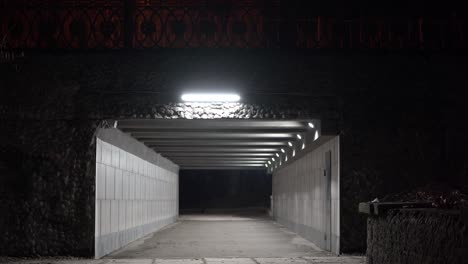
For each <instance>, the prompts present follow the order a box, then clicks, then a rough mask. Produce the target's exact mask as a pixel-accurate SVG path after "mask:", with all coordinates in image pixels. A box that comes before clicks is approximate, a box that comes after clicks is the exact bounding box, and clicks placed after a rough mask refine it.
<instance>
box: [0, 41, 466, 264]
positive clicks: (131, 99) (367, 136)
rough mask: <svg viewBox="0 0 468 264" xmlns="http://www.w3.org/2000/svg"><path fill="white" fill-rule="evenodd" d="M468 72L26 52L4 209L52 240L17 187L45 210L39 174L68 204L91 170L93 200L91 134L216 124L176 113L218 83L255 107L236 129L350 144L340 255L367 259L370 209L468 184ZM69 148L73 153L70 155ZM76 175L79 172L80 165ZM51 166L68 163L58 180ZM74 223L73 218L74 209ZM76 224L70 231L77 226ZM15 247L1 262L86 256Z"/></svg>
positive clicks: (341, 61)
mask: <svg viewBox="0 0 468 264" xmlns="http://www.w3.org/2000/svg"><path fill="white" fill-rule="evenodd" d="M466 61H467V60H466V56H451V55H431V54H425V55H424V54H423V55H421V54H412V55H408V54H392V56H389V55H387V54H373V55H369V54H331V53H320V54H318V53H294V52H281V53H279V52H274V51H273V52H272V51H264V52H261V51H252V52H249V51H243V52H234V51H224V50H215V51H210V52H201V51H158V52H151V51H145V52H102V53H99V52H96V53H86V54H84V53H70V54H58V53H56V54H46V53H43V54H27V58H26V60H25V62H24V63H22V64H21V65H20V67H19V70H17V69H14V68H12V67H9V66H8V65H1V66H0V69H1V71H0V74H1V78H0V87H1V89H0V123H1V124H2V128H1V129H0V133H1V137H0V139H1V141H0V149H2V150H3V153H5V154H2V159H0V165H1V166H0V171H1V172H0V173H2V174H3V175H7V174H10V175H22V176H21V177H23V178H20V179H22V180H21V181H18V182H16V179H18V178H19V176H7V177H2V181H5V182H8V183H7V184H6V185H3V186H4V187H3V188H4V190H5V191H2V200H1V201H0V202H1V203H3V204H4V207H3V209H4V211H7V212H12V213H11V214H8V217H4V216H3V215H2V217H1V220H0V221H9V223H12V224H11V225H13V227H12V226H9V227H5V228H4V229H5V230H6V229H8V230H17V231H11V232H10V233H12V234H14V233H17V234H26V233H28V235H29V236H33V234H34V236H37V237H41V235H39V234H43V233H40V232H39V231H38V230H41V228H45V227H41V228H30V229H29V230H28V232H23V231H21V228H22V227H23V226H27V224H25V223H27V221H29V220H27V218H25V217H22V216H23V215H24V214H22V213H21V212H19V213H14V212H15V210H19V209H17V208H14V206H13V205H15V206H16V207H18V208H28V207H27V206H29V204H30V201H31V200H30V199H32V198H24V199H23V198H13V197H16V193H21V192H16V191H15V192H14V191H13V189H12V188H11V187H12V186H15V184H16V186H20V187H18V189H19V190H21V189H23V188H24V190H27V189H26V188H25V187H22V186H31V190H32V191H33V193H34V192H36V193H38V194H37V197H39V198H40V197H41V196H42V195H46V193H45V191H42V192H39V191H38V189H37V188H38V186H40V184H38V182H39V179H41V178H43V177H45V176H40V175H47V177H48V178H47V181H46V183H45V184H46V186H47V189H49V188H52V189H54V188H55V189H54V191H53V192H52V193H60V192H61V191H60V190H57V188H56V187H57V186H58V184H55V185H54V184H53V182H57V183H58V182H61V181H62V180H63V179H62V177H61V175H62V174H58V173H57V172H58V171H61V173H70V171H71V170H76V171H78V170H81V172H76V173H74V174H73V175H72V176H71V178H70V179H71V180H69V181H71V182H77V184H78V187H76V188H77V189H79V190H78V192H83V193H88V194H89V193H91V192H92V191H91V189H92V187H90V186H93V184H92V183H91V182H88V183H87V182H86V181H81V179H82V177H83V175H87V174H86V171H88V169H89V168H87V167H86V166H84V165H83V164H82V163H81V162H88V161H89V160H90V159H92V157H91V156H87V154H86V153H87V151H88V150H85V147H84V146H85V145H86V146H88V147H87V148H89V149H91V148H92V147H91V144H92V143H91V142H92V138H93V137H92V134H93V132H94V130H95V128H96V127H97V124H99V123H100V121H101V120H104V119H114V118H187V117H189V116H187V115H186V114H185V113H186V112H185V111H186V110H187V108H188V109H192V111H191V115H192V116H191V117H192V118H199V117H200V118H204V114H206V117H207V118H217V117H218V116H217V115H216V111H213V112H212V113H213V114H209V113H205V110H206V109H204V110H203V111H199V110H197V108H196V107H193V108H192V106H187V105H184V104H178V103H170V102H177V101H178V95H179V94H180V92H181V91H182V90H183V89H184V88H187V87H189V88H190V87H197V85H198V87H204V86H203V85H204V83H203V82H204V81H200V80H208V81H207V83H208V86H210V85H211V87H222V86H223V85H225V84H227V85H228V86H230V87H231V88H233V89H236V90H238V91H239V92H240V93H241V94H242V95H243V97H244V100H243V102H242V104H240V107H239V109H237V110H236V111H234V112H233V113H232V114H233V115H232V116H228V118H265V119H275V118H286V119H289V118H320V119H321V120H322V132H323V134H328V135H332V134H340V143H341V144H340V146H341V150H340V153H341V161H340V164H341V167H342V168H341V179H340V180H341V185H340V186H341V190H340V191H341V249H342V251H343V252H353V251H359V252H363V251H364V249H365V246H366V245H365V241H366V240H365V237H366V228H365V226H366V221H365V218H364V217H361V216H359V214H358V213H357V205H358V203H359V202H362V201H367V200H371V199H373V198H375V197H381V196H384V195H386V194H388V193H394V192H395V191H398V190H401V189H411V188H412V187H413V186H421V185H424V183H425V182H429V181H433V180H441V181H446V182H450V183H452V184H468V182H467V179H468V175H467V172H468V170H467V169H466V168H467V165H466V164H467V161H468V155H467V154H466V149H467V148H466V147H464V146H466V145H467V142H466V137H465V136H464V135H466V133H465V131H467V123H466V122H461V121H460V117H459V113H460V112H462V111H461V110H462V109H464V105H465V103H464V100H463V96H460V95H461V94H462V93H461V92H460V91H461V90H462V88H464V87H467V86H468V81H467V78H468V77H467V75H466V74H465V73H464V70H463V69H466ZM212 110H217V109H212ZM189 112H190V111H189ZM221 117H223V116H221ZM71 135H73V136H71ZM61 142H68V143H67V144H62V143H61ZM35 144H40V147H34V146H35ZM75 144H76V146H81V147H82V148H78V147H76V146H75ZM81 144H85V145H81ZM64 146H70V147H69V148H68V150H64V149H61V147H64ZM31 147H32V148H33V149H34V150H35V151H30V148H31ZM54 148H55V149H54ZM56 151H58V152H57V153H63V151H68V152H66V153H65V154H64V155H57V154H55V153H56ZM61 151H62V152H61ZM67 153H74V154H73V155H76V156H73V155H71V154H67ZM46 154H47V155H46ZM31 155H34V156H31ZM42 156H47V157H48V158H47V159H42V158H39V157H42ZM28 162H30V163H31V164H32V165H28V164H29V163H28ZM75 163H78V164H81V165H80V166H81V167H76V166H72V164H75ZM47 164H58V165H57V166H56V167H54V168H52V167H51V168H50V169H46V168H48V166H49V165H47ZM61 164H64V165H63V166H61ZM28 166H29V167H28ZM5 167H6V169H5ZM28 168H31V169H28ZM446 169H447V170H446ZM92 177H94V174H93V176H92ZM15 182H16V183H15ZM49 182H51V183H49ZM74 188H75V187H74ZM25 193H28V192H25ZM66 193H67V195H71V194H69V193H70V192H68V191H67V192H66ZM85 196H86V197H88V196H87V195H84V194H83V197H85ZM39 198H38V199H39ZM88 198H89V199H90V200H93V197H91V196H90V195H89V197H88ZM88 198H87V199H88ZM87 199H84V198H82V197H81V198H78V197H76V196H63V199H60V201H61V202H63V203H64V204H66V203H71V204H73V206H75V208H88V206H93V203H91V204H89V205H88V200H87ZM48 201H50V202H44V203H43V204H40V203H38V204H34V206H35V207H37V208H47V207H50V206H51V205H50V204H52V203H53V202H52V201H51V200H48ZM37 205H39V206H37ZM38 210H39V211H40V210H41V209H38ZM24 211H26V209H24ZM62 214H63V215H68V213H67V211H66V210H65V211H64V212H62ZM34 216H35V215H34ZM34 216H32V218H34V219H33V220H30V221H33V222H34V221H36V222H37V223H38V224H37V226H39V225H40V224H41V221H42V220H44V221H42V226H46V225H45V224H44V223H49V224H48V225H49V227H50V229H51V230H52V231H50V232H49V231H47V233H45V235H44V236H45V237H48V236H49V234H51V235H50V237H53V236H54V235H53V234H55V233H57V232H60V230H63V229H67V230H68V231H67V232H69V233H70V234H71V233H73V232H77V233H76V236H80V237H82V236H84V235H83V234H88V233H87V232H81V231H82V230H81V229H80V228H78V229H76V230H75V229H74V227H73V228H72V226H69V225H68V226H64V227H61V225H62V224H61V223H60V222H59V223H57V222H54V221H48V220H45V219H46V218H40V217H34ZM72 218H73V217H69V218H67V219H69V220H70V221H72V222H73V221H75V220H72ZM4 219H7V220H4ZM36 219H37V220H36ZM40 219H42V220H40ZM67 221H68V220H67ZM79 221H80V223H85V222H87V221H89V222H91V223H92V222H94V220H93V219H91V218H88V219H81V220H79ZM2 226H5V225H2ZM80 226H83V225H80ZM90 228H91V227H90ZM21 232H22V233H21ZM89 234H91V232H90V233H89ZM23 236H24V235H23ZM7 237H8V236H5V237H2V238H0V241H1V242H0V244H3V245H6V244H9V245H11V246H9V247H2V249H5V250H4V251H3V252H0V253H2V254H22V255H25V254H36V253H37V254H42V255H50V254H73V255H81V253H79V252H78V250H76V251H75V250H74V247H72V246H71V245H70V246H69V244H67V243H69V242H64V241H63V240H58V241H60V242H58V243H57V245H58V244H59V243H62V246H61V247H60V250H62V251H60V252H56V251H57V250H58V249H59V248H58V247H57V250H54V251H48V250H44V249H42V247H43V246H41V248H40V249H34V250H32V249H28V248H34V247H26V246H24V244H22V241H24V240H22V239H20V240H17V241H20V242H21V243H17V242H13V240H12V239H6V238H7ZM93 239H94V238H93V236H91V235H90V236H89V237H88V238H87V239H85V238H83V239H82V241H84V240H87V241H88V240H89V241H88V242H86V243H90V244H91V243H92V241H93ZM46 240H47V239H44V241H46ZM5 241H8V242H5ZM49 241H52V240H51V239H49ZM44 243H45V242H44ZM70 243H71V242H70ZM73 243H75V242H73ZM80 243H81V242H80ZM83 244H85V242H83ZM15 245H16V246H15ZM64 245H65V246H64ZM23 246H24V247H23ZM75 248H76V247H75ZM89 248H92V246H90V247H89ZM89 248H88V249H87V250H88V251H89ZM84 251H86V250H84ZM15 252H16V253H15ZM87 253H89V252H87ZM87 253H86V254H87ZM83 254H84V253H83ZM91 255H92V254H91Z"/></svg>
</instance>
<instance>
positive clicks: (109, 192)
mask: <svg viewBox="0 0 468 264" xmlns="http://www.w3.org/2000/svg"><path fill="white" fill-rule="evenodd" d="M129 142H131V139H130V141H129ZM135 142H136V141H135ZM127 143H128V142H127ZM135 144H139V143H138V142H136V143H135ZM117 145H118V144H115V143H114V144H110V143H108V142H106V141H104V139H101V138H99V136H98V138H97V144H96V152H97V153H96V217H95V221H96V225H95V256H96V258H100V257H102V256H104V255H107V254H109V253H110V252H112V251H115V250H117V249H119V248H121V247H123V246H125V245H126V244H128V243H130V242H132V241H134V240H136V239H138V238H140V237H143V236H145V235H147V234H149V233H151V232H154V231H157V230H158V229H160V228H162V227H164V226H165V225H167V224H170V223H172V222H174V221H175V220H176V219H177V216H178V208H177V205H178V203H177V200H178V177H179V175H178V169H177V170H173V171H169V170H167V169H165V168H163V167H161V165H160V164H161V163H157V162H154V163H152V162H149V161H147V160H145V159H143V158H142V157H139V156H137V155H134V154H132V153H130V152H127V151H126V150H124V149H123V148H120V147H119V146H117ZM139 147H145V146H139ZM152 155H154V156H157V155H158V154H156V153H154V154H152ZM157 158H158V159H164V158H162V157H160V156H158V157H157ZM166 164H170V162H169V161H167V163H166ZM173 166H176V165H173ZM161 175H165V179H166V181H167V182H163V181H161V180H159V178H160V177H161ZM163 185H167V186H163ZM165 200H167V201H169V203H166V204H165V205H163V203H164V202H165ZM169 207H171V208H169Z"/></svg>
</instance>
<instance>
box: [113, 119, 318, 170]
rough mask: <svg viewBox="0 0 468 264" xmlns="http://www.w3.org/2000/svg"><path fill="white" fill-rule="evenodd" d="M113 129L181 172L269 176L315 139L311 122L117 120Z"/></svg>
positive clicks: (314, 120)
mask: <svg viewBox="0 0 468 264" xmlns="http://www.w3.org/2000/svg"><path fill="white" fill-rule="evenodd" d="M312 126H313V127H312ZM116 127H117V128H118V129H120V130H122V131H123V132H125V133H127V134H129V135H130V136H132V137H134V138H136V139H138V140H139V141H141V142H143V143H144V144H145V145H147V146H148V147H150V148H152V149H153V150H154V151H156V152H157V153H159V154H161V155H162V156H164V157H167V158H169V159H170V160H172V161H173V162H174V163H176V164H178V165H179V166H180V167H181V169H262V170H270V171H271V170H273V169H276V168H278V167H279V166H281V165H282V164H283V163H284V162H286V161H287V160H288V158H289V159H291V158H292V157H293V156H295V153H296V152H298V151H300V150H301V149H304V146H305V145H306V144H307V143H308V142H312V141H314V140H315V139H317V136H318V135H319V134H320V131H319V130H320V121H319V120H316V119H313V120H292V121H291V120H288V121H285V120H281V121H280V120H235V119H234V120H233V119H216V120H188V119H152V120H149V119H148V120H147V119H131V120H128V119H127V120H118V121H117V122H116ZM298 135H299V136H298ZM293 152H294V153H293ZM265 165H267V166H268V167H267V166H265Z"/></svg>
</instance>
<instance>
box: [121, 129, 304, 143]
mask: <svg viewBox="0 0 468 264" xmlns="http://www.w3.org/2000/svg"><path fill="white" fill-rule="evenodd" d="M130 134H131V136H133V137H135V138H137V139H141V140H142V141H144V140H148V139H157V138H159V139H188V138H194V139H199V138H211V139H226V138H231V139H257V138H269V139H293V138H295V134H292V133H241V132H239V133H216V132H201V133H198V132H195V131H193V132H135V133H130Z"/></svg>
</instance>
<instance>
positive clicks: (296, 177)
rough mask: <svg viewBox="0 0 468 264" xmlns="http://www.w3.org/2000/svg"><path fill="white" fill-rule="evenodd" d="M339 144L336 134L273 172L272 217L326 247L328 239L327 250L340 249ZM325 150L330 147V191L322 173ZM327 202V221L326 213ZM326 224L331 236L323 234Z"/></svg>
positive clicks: (335, 251)
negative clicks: (329, 208) (328, 211)
mask: <svg viewBox="0 0 468 264" xmlns="http://www.w3.org/2000/svg"><path fill="white" fill-rule="evenodd" d="M339 144H340V142H339V137H334V138H332V139H330V140H328V141H326V142H324V143H323V144H322V145H320V146H318V147H317V148H316V149H314V150H312V151H310V152H308V153H306V154H305V155H304V156H302V157H300V158H299V159H297V160H295V161H293V162H291V163H290V164H288V165H286V166H284V167H282V168H280V169H278V170H277V171H274V172H273V215H274V218H275V219H276V220H277V221H278V222H279V223H281V224H283V225H285V226H286V227H288V228H290V229H291V230H293V231H295V232H297V233H298V234H300V235H301V236H303V237H305V238H306V239H308V240H310V241H311V242H313V243H314V244H316V245H317V246H318V247H320V248H322V249H327V248H329V246H327V243H330V240H329V239H331V249H330V250H331V251H332V252H334V253H336V254H338V253H340V219H339V218H340V194H339V184H340V182H339V181H340V161H339V157H340V153H339ZM327 151H331V178H330V179H328V180H330V183H331V186H330V187H329V189H328V190H331V193H327V177H325V176H324V169H325V166H326V165H325V153H326V152H327ZM327 195H328V200H327ZM330 198H331V201H330ZM329 202H330V203H331V223H330V222H329V221H327V217H326V215H327V207H326V206H327V203H329ZM330 225H331V237H330V235H329V236H328V237H327V238H326V237H325V234H326V233H327V231H326V230H327V229H329V228H330ZM328 245H329V244H328Z"/></svg>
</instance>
